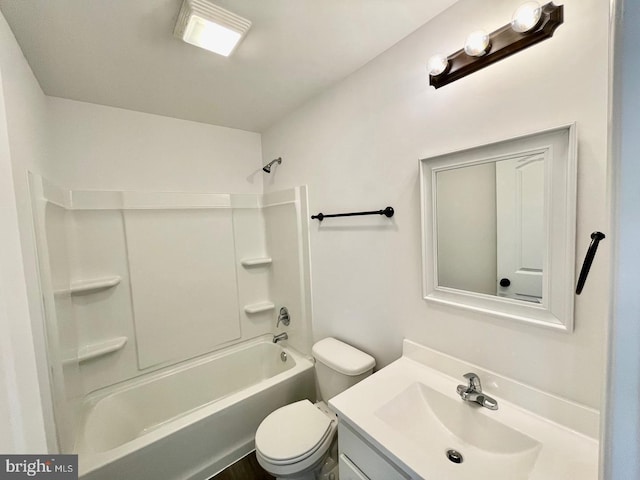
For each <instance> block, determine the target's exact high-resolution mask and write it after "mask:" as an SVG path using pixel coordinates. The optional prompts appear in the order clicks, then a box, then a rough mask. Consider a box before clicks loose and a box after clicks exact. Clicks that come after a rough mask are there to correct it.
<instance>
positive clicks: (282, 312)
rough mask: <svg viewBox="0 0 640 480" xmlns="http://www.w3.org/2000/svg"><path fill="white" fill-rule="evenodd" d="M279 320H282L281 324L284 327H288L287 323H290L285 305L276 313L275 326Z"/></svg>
mask: <svg viewBox="0 0 640 480" xmlns="http://www.w3.org/2000/svg"><path fill="white" fill-rule="evenodd" d="M280 322H282V324H283V325H284V326H285V327H288V326H289V324H290V323H291V317H290V316H289V310H287V307H282V308H281V309H280V314H279V315H278V321H277V322H276V328H278V327H279V326H280Z"/></svg>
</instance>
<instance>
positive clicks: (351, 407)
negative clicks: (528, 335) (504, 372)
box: [329, 340, 599, 480]
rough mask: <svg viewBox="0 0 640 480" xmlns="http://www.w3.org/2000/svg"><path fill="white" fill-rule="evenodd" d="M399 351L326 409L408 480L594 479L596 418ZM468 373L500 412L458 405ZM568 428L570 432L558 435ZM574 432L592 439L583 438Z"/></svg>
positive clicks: (445, 362)
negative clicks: (459, 390)
mask: <svg viewBox="0 0 640 480" xmlns="http://www.w3.org/2000/svg"><path fill="white" fill-rule="evenodd" d="M404 346H405V354H404V355H403V356H402V357H401V358H400V359H399V360H396V361H395V362H393V363H392V364H390V365H388V366H387V367H385V368H383V369H381V370H380V371H378V372H376V373H374V374H373V375H372V376H370V377H368V378H366V379H365V380H363V381H361V382H360V383H358V384H356V385H355V386H354V387H352V388H350V389H348V390H346V391H345V392H343V393H341V394H340V395H337V396H335V397H334V398H332V399H330V400H329V405H330V406H331V407H332V408H333V409H334V410H335V411H336V413H337V414H338V418H339V420H340V422H343V423H344V424H346V425H347V426H348V427H350V429H351V430H352V431H354V432H356V433H357V434H358V435H359V436H360V437H362V438H363V439H364V440H365V441H366V442H368V443H369V444H370V445H371V446H372V447H374V450H377V451H379V452H381V453H382V454H383V455H384V456H385V457H386V458H387V459H388V460H390V461H391V462H392V463H394V464H395V465H396V466H397V467H398V468H399V469H400V470H402V471H403V472H404V475H405V476H406V477H409V478H412V479H413V478H416V479H419V478H422V479H427V480H567V479H574V478H575V479H580V480H596V479H597V478H598V442H597V441H596V440H595V439H594V438H593V437H594V436H595V435H597V425H598V422H599V420H598V413H597V412H596V411H594V410H591V409H589V408H587V407H584V406H583V405H578V404H575V403H572V402H570V401H568V400H564V399H561V398H558V397H555V396H553V395H549V394H546V393H544V392H541V391H539V390H536V389H533V388H530V387H527V386H525V385H522V384H519V383H517V382H514V381H513V380H510V379H506V378H504V377H500V376H498V375H496V374H495V373H492V372H486V371H483V370H482V369H481V368H480V367H478V366H476V365H471V364H468V363H466V362H463V361H461V360H458V359H455V358H453V357H450V356H446V355H444V354H441V353H439V352H436V351H434V350H431V349H427V348H426V347H422V346H419V345H417V344H415V343H413V342H408V341H406V340H405V343H404ZM467 372H475V373H477V374H478V375H479V377H480V379H481V380H482V381H483V390H484V391H485V392H486V393H487V394H488V395H489V396H491V397H493V398H495V399H496V400H497V401H498V407H499V408H498V410H489V409H488V408H485V407H481V406H480V405H477V404H473V403H469V402H465V401H463V400H462V399H461V398H460V396H459V395H458V394H457V392H456V387H457V385H458V384H460V383H464V379H463V378H462V376H463V374H464V373H467ZM503 395H506V396H503ZM513 402H522V403H523V404H526V405H527V409H525V408H523V407H521V406H518V405H516V404H514V403H513ZM532 410H533V411H532ZM534 411H535V412H536V413H533V412H534ZM543 414H544V415H545V416H544V417H543V416H542V415H543ZM546 415H549V417H546ZM548 418H552V419H553V421H551V420H549V419H548ZM565 421H566V422H567V423H566V424H564V425H570V426H571V428H569V427H568V426H563V422H565ZM577 429H583V432H595V433H593V434H591V435H592V436H587V434H585V433H578V431H576V430H577ZM450 450H455V451H456V452H458V453H459V454H460V455H461V456H462V462H461V463H456V462H454V461H453V460H455V458H452V457H450V456H449V455H448V454H447V453H448V451H450Z"/></svg>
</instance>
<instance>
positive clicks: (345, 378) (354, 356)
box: [312, 337, 376, 402]
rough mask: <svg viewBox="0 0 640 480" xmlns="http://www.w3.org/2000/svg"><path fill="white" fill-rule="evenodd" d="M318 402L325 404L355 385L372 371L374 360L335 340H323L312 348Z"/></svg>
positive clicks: (329, 338)
mask: <svg viewBox="0 0 640 480" xmlns="http://www.w3.org/2000/svg"><path fill="white" fill-rule="evenodd" d="M312 352H313V357H314V358H315V359H316V365H315V368H316V377H317V379H318V390H319V392H320V399H321V400H324V401H325V402H326V401H328V400H329V399H330V398H332V397H335V396H336V395H338V394H339V393H341V392H343V391H345V390H346V389H347V388H349V387H351V386H353V385H355V384H356V383H358V382H359V381H360V380H362V379H363V378H366V377H368V376H369V375H371V372H373V367H374V366H375V365H376V361H375V359H374V358H373V357H372V356H371V355H368V354H366V353H364V352H362V351H360V350H358V349H357V348H354V347H352V346H351V345H347V344H346V343H344V342H341V341H340V340H336V339H335V338H331V337H328V338H325V339H322V340H320V341H319V342H317V343H316V344H314V345H313V349H312Z"/></svg>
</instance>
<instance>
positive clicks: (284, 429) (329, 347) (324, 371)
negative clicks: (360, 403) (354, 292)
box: [256, 337, 375, 480]
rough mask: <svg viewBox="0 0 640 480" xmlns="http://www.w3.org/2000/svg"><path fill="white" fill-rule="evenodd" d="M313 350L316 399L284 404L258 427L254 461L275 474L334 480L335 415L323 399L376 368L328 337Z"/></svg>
mask: <svg viewBox="0 0 640 480" xmlns="http://www.w3.org/2000/svg"><path fill="white" fill-rule="evenodd" d="M312 352H313V357H314V358H315V359H316V363H315V371H316V378H317V381H318V389H319V393H320V401H319V402H318V403H316V404H315V405H314V404H313V403H311V402H310V401H309V400H301V401H299V402H295V403H291V404H289V405H285V406H284V407H281V408H279V409H277V410H276V411H274V412H273V413H271V414H270V415H268V416H267V418H265V419H264V420H263V421H262V423H261V424H260V426H259V427H258V430H257V431H256V457H257V458H258V462H259V463H260V465H261V466H262V468H264V469H265V470H266V471H267V472H269V473H270V474H271V475H274V476H275V477H277V478H283V479H289V480H333V479H334V478H337V434H336V431H337V428H338V419H337V418H336V415H335V414H334V413H332V412H331V410H329V408H328V406H327V404H326V402H327V401H328V400H329V399H330V398H332V397H334V396H336V395H337V394H339V393H340V392H343V391H344V390H346V389H347V388H349V387H351V386H352V385H355V384H356V383H358V382H359V381H360V380H362V379H364V378H366V377H368V376H369V375H371V372H373V367H374V366H375V360H374V358H373V357H372V356H371V355H367V354H366V353H364V352H362V351H360V350H358V349H357V348H354V347H352V346H351V345H347V344H346V343H343V342H341V341H340V340H336V339H335V338H331V337H329V338H325V339H323V340H320V341H319V342H317V343H316V344H315V345H314V346H313V349H312Z"/></svg>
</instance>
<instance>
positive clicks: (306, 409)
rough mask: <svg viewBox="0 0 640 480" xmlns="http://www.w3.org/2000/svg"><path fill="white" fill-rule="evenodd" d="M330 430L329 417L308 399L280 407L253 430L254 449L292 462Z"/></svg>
mask: <svg viewBox="0 0 640 480" xmlns="http://www.w3.org/2000/svg"><path fill="white" fill-rule="evenodd" d="M330 433H331V420H330V419H329V417H327V415H325V414H324V413H322V412H321V411H320V410H319V409H318V408H316V407H315V406H314V405H313V404H312V403H311V402H310V401H309V400H301V401H299V402H295V403H291V404H289V405H285V406H284V407H282V408H279V409H278V410H276V411H275V412H273V413H271V414H270V415H269V416H267V418H265V419H264V420H263V421H262V423H261V424H260V426H259V427H258V430H257V431H256V449H258V450H259V451H260V454H261V455H262V456H264V457H266V458H267V459H269V460H271V461H273V462H274V463H293V462H295V461H300V460H302V459H304V458H306V457H308V456H309V455H311V454H312V453H314V452H315V451H316V450H317V449H318V447H319V445H320V444H321V443H322V442H323V441H324V440H325V439H326V437H327V435H329V434H330Z"/></svg>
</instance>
